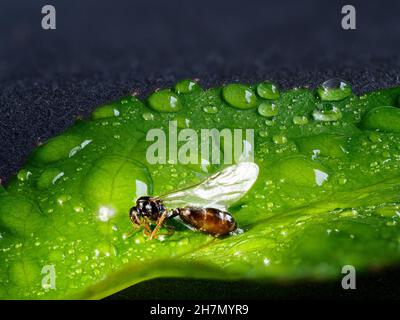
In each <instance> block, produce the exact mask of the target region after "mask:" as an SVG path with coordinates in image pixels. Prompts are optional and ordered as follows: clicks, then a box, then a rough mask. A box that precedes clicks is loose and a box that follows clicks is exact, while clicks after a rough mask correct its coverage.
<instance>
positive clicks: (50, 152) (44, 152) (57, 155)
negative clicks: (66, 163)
mask: <svg viewBox="0 0 400 320" xmlns="http://www.w3.org/2000/svg"><path fill="white" fill-rule="evenodd" d="M81 142H82V138H80V137H78V136H75V135H70V134H63V135H61V136H58V137H55V138H52V139H50V140H49V141H48V142H46V143H45V144H44V145H42V146H40V147H39V148H37V149H36V150H35V151H34V153H33V159H34V160H35V161H40V162H44V163H51V162H55V161H58V160H61V159H64V158H68V156H69V154H70V152H71V150H73V149H74V148H76V147H79V146H80V145H81Z"/></svg>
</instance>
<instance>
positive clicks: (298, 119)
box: [293, 116, 308, 126]
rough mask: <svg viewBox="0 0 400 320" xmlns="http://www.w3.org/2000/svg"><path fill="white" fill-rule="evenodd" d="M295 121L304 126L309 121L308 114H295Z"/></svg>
mask: <svg viewBox="0 0 400 320" xmlns="http://www.w3.org/2000/svg"><path fill="white" fill-rule="evenodd" d="M293 123H294V124H297V125H299V126H302V125H305V124H307V123H308V118H307V117H306V116H295V117H293Z"/></svg>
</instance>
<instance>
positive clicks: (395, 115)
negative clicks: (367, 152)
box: [361, 106, 400, 132]
mask: <svg viewBox="0 0 400 320" xmlns="http://www.w3.org/2000/svg"><path fill="white" fill-rule="evenodd" d="M361 126H362V128H364V129H379V130H382V131H387V132H400V109H399V108H397V107H391V106H382V107H376V108H373V109H372V110H370V111H369V112H368V113H367V114H366V115H365V116H364V118H363V119H362V122H361Z"/></svg>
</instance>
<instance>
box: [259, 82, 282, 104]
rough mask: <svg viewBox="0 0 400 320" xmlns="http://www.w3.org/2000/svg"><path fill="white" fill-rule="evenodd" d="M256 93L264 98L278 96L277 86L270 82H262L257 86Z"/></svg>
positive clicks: (271, 98) (273, 98) (274, 98)
mask: <svg viewBox="0 0 400 320" xmlns="http://www.w3.org/2000/svg"><path fill="white" fill-rule="evenodd" d="M257 94H258V95H259V96H260V97H261V98H264V99H269V100H276V99H278V98H279V96H280V92H279V89H278V86H277V85H276V84H274V83H272V82H262V83H260V84H259V85H258V86H257Z"/></svg>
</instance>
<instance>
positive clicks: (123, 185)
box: [82, 156, 152, 217]
mask: <svg viewBox="0 0 400 320" xmlns="http://www.w3.org/2000/svg"><path fill="white" fill-rule="evenodd" d="M82 193H83V195H84V197H85V200H86V201H87V202H88V203H89V204H90V205H91V207H92V208H94V209H95V210H96V211H98V214H99V216H102V217H103V216H104V212H105V209H102V208H108V209H109V210H115V214H117V213H118V212H121V211H122V212H124V213H125V214H126V213H127V212H128V210H129V208H130V207H132V206H133V205H134V203H135V200H136V199H137V198H138V197H140V196H144V195H148V194H151V193H152V181H151V176H150V173H149V171H148V170H147V168H146V167H145V166H144V165H143V164H141V163H139V162H138V161H135V160H131V159H129V158H125V157H120V156H106V157H103V158H101V159H100V160H98V161H97V162H96V163H95V164H94V165H93V167H92V169H91V170H90V171H89V173H88V175H87V176H86V177H85V179H84V181H83V184H82ZM123 217H125V216H123Z"/></svg>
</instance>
